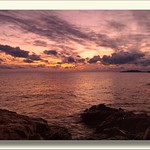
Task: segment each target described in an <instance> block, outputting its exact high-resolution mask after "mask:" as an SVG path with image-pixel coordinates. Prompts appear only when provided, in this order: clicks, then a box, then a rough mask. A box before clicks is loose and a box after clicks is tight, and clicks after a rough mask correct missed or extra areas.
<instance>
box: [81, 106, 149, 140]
mask: <svg viewBox="0 0 150 150" xmlns="http://www.w3.org/2000/svg"><path fill="white" fill-rule="evenodd" d="M81 118H82V120H83V122H84V123H85V124H86V125H88V126H89V127H92V128H93V130H94V134H93V135H91V137H92V136H93V139H95V137H96V139H102V138H104V139H118V140H122V139H124V140H127V139H128V140H129V139H130V140H131V139H150V116H148V115H146V114H134V113H133V112H129V111H124V110H123V109H121V108H119V109H116V108H110V107H108V106H106V105H104V104H100V105H94V106H92V107H91V108H89V109H86V111H84V112H83V113H82V114H81Z"/></svg>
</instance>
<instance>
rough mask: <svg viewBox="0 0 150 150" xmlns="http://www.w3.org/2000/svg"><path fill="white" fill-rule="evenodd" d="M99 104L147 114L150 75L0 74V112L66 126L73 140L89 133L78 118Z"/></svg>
mask: <svg viewBox="0 0 150 150" xmlns="http://www.w3.org/2000/svg"><path fill="white" fill-rule="evenodd" d="M101 103H103V104H107V105H108V106H111V107H115V108H123V109H125V110H130V111H133V112H135V113H148V114H150V74H149V73H125V72H124V73H120V72H44V71H11V70H10V71H0V109H7V110H10V111H15V112H17V113H19V114H23V115H28V116H32V117H41V118H43V119H46V120H47V121H48V123H49V124H50V125H61V126H66V127H67V128H68V129H69V131H70V132H71V134H72V136H73V138H74V139H78V138H82V137H84V136H85V135H86V134H88V133H90V129H89V128H88V127H86V126H85V125H84V124H82V123H81V118H80V114H81V113H82V112H83V111H84V110H85V109H86V108H89V107H91V106H92V105H97V104H101Z"/></svg>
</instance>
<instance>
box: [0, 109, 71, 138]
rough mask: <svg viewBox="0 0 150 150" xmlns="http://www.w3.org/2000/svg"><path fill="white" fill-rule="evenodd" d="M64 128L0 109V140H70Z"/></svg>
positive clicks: (69, 135) (40, 119)
mask: <svg viewBox="0 0 150 150" xmlns="http://www.w3.org/2000/svg"><path fill="white" fill-rule="evenodd" d="M71 139H72V137H71V134H70V133H69V131H68V129H67V128H66V127H60V126H50V125H48V123H47V121H46V120H44V119H42V118H32V117H28V116H25V115H19V114H17V113H16V112H12V111H8V110H4V109H0V140H71Z"/></svg>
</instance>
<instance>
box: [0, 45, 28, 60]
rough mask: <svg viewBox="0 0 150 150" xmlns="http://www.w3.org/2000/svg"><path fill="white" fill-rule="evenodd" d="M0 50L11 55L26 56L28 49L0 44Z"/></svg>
mask: <svg viewBox="0 0 150 150" xmlns="http://www.w3.org/2000/svg"><path fill="white" fill-rule="evenodd" d="M0 51H2V52H4V53H5V54H8V55H11V56H13V57H22V58H27V57H28V56H29V52H28V51H25V50H22V49H20V48H19V47H11V46H9V45H1V44H0Z"/></svg>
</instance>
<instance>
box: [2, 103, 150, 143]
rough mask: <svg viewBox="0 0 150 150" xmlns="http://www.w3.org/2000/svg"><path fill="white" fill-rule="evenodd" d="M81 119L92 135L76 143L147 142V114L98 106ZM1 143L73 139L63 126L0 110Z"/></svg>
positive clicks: (149, 131)
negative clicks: (83, 141)
mask: <svg viewBox="0 0 150 150" xmlns="http://www.w3.org/2000/svg"><path fill="white" fill-rule="evenodd" d="M80 116H81V122H80V123H82V124H84V125H85V126H87V127H88V128H89V129H92V131H93V132H92V133H91V134H90V135H89V136H88V137H87V136H86V137H83V138H82V139H81V138H80V139H76V140H149V139H150V116H148V115H147V114H134V113H133V112H129V111H124V110H123V109H121V108H119V109H116V108H111V107H108V106H106V105H104V104H99V105H94V106H92V107H90V108H89V109H86V110H85V111H84V112H83V113H81V114H80ZM87 132H88V131H87ZM0 140H72V136H71V133H70V132H69V131H68V129H67V128H66V127H60V126H51V125H49V124H48V123H47V121H46V120H44V119H42V118H32V117H28V116H25V115H20V114H17V113H16V112H12V111H8V110H4V109H0Z"/></svg>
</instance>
